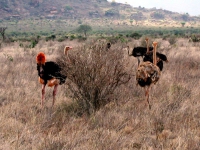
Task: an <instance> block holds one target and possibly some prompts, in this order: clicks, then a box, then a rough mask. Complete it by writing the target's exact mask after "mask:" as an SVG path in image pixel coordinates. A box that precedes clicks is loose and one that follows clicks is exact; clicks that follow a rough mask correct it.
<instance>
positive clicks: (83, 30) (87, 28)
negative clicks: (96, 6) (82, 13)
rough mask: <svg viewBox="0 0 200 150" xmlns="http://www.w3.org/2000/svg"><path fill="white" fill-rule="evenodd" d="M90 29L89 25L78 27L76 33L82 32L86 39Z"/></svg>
mask: <svg viewBox="0 0 200 150" xmlns="http://www.w3.org/2000/svg"><path fill="white" fill-rule="evenodd" d="M91 30H92V27H91V26H89V25H80V26H79V28H78V29H77V32H83V34H84V36H85V37H87V32H89V31H91Z"/></svg>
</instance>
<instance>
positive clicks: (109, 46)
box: [106, 43, 111, 51]
mask: <svg viewBox="0 0 200 150" xmlns="http://www.w3.org/2000/svg"><path fill="white" fill-rule="evenodd" d="M110 48H111V43H107V44H106V50H107V51H108V50H109V49H110Z"/></svg>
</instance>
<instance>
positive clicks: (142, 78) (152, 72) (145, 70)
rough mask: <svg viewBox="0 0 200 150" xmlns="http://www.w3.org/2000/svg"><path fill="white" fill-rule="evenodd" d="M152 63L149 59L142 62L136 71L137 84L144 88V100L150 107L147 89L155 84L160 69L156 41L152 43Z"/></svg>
mask: <svg viewBox="0 0 200 150" xmlns="http://www.w3.org/2000/svg"><path fill="white" fill-rule="evenodd" d="M153 46H154V50H153V63H152V62H150V61H146V62H142V63H141V64H140V65H139V67H138V69H137V71H136V80H137V84H138V85H140V86H141V87H143V88H144V90H145V97H146V101H147V103H148V105H149V109H151V105H150V102H149V89H150V86H151V85H152V84H156V83H157V81H158V80H159V78H160V75H161V73H160V69H159V67H158V66H157V61H156V60H157V58H156V48H157V42H154V43H153Z"/></svg>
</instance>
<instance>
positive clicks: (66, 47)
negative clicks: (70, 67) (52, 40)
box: [64, 46, 72, 62]
mask: <svg viewBox="0 0 200 150" xmlns="http://www.w3.org/2000/svg"><path fill="white" fill-rule="evenodd" d="M70 49H72V47H70V46H65V48H64V55H66V56H67V59H68V61H69V62H70V59H69V56H68V50H70Z"/></svg>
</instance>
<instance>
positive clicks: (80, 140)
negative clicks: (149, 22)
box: [0, 39, 200, 150]
mask: <svg viewBox="0 0 200 150" xmlns="http://www.w3.org/2000/svg"><path fill="white" fill-rule="evenodd" d="M155 40H157V41H159V44H160V47H162V52H163V53H165V54H167V56H168V59H169V63H168V64H164V69H163V71H162V75H161V78H160V81H159V82H158V83H157V84H156V85H155V86H153V87H152V89H151V90H152V94H151V96H150V101H151V103H152V109H151V110H149V109H148V107H147V106H146V105H145V101H144V93H143V89H142V88H140V87H139V86H137V85H136V81H135V76H134V75H135V69H136V65H135V64H136V62H137V60H136V59H135V58H133V57H128V56H127V52H126V51H123V48H122V45H121V43H116V44H115V45H113V49H112V50H111V52H112V53H113V55H116V57H118V58H119V62H120V63H122V65H124V67H123V71H126V72H127V73H128V74H129V75H130V77H131V78H130V80H129V82H127V83H126V84H122V85H121V86H119V87H118V88H116V91H115V92H114V93H113V94H114V96H113V97H110V98H112V99H110V100H109V101H108V103H106V104H105V105H103V106H102V107H100V108H99V109H98V110H96V112H95V113H91V114H90V116H88V115H85V114H84V113H82V114H81V115H79V114H78V115H77V109H81V108H79V107H78V106H77V105H76V103H74V99H73V96H74V95H73V91H71V90H69V87H70V84H72V83H73V80H72V79H73V78H70V74H68V76H69V78H67V82H66V84H65V85H63V86H60V87H59V89H58V94H57V99H56V103H55V104H56V107H55V108H53V109H51V107H50V105H51V102H52V89H51V88H47V91H46V94H47V95H46V100H45V106H46V107H45V108H44V109H40V98H41V85H40V84H39V83H38V77H37V71H36V62H35V56H36V54H37V53H38V52H39V51H44V52H45V53H46V55H47V60H54V61H56V60H57V59H58V58H60V57H61V55H60V53H62V52H63V48H64V46H65V45H71V46H74V51H73V50H71V51H70V52H69V57H71V59H72V63H73V60H74V59H75V58H77V59H78V60H82V61H84V62H86V61H89V58H88V57H89V56H88V55H89V54H90V53H89V52H90V51H88V52H82V51H81V50H83V47H82V46H83V45H84V43H82V44H83V45H82V44H80V43H77V42H73V41H64V42H61V43H57V42H52V41H51V42H44V41H40V42H39V43H38V45H37V46H36V47H35V48H33V49H26V50H25V49H23V48H22V47H19V43H17V42H16V43H11V44H8V45H5V44H2V45H1V49H0V68H1V71H0V79H1V82H0V91H1V92H0V129H1V133H0V149H20V150H24V149H35V150H44V149H47V150H55V149H63V150H70V149H74V150H94V149H95V150H111V149H112V150H113V149H124V150H125V149H127V150H129V149H177V150H182V149H190V150H197V149H199V147H200V142H199V141H200V132H199V131H200V123H199V120H200V111H199V109H200V104H199V97H200V93H199V90H198V89H199V84H200V75H199V74H200V71H199V70H200V65H199V64H200V61H199V58H198V55H199V52H200V51H199V50H200V49H199V46H200V45H199V44H198V43H195V44H193V43H189V42H188V41H186V40H185V39H178V41H177V42H176V44H173V45H172V46H170V44H169V43H167V44H166V41H163V40H161V39H155ZM134 42H138V41H133V42H132V43H128V44H129V45H134ZM139 42H140V41H139ZM85 44H87V43H85ZM61 51H62V52H61ZM79 51H81V52H80V53H78V52H79ZM115 51H116V52H115ZM158 51H159V49H158ZM94 52H96V51H94ZM111 52H110V53H109V52H108V56H109V57H110V58H111V59H112V56H111V55H112V53H111ZM79 54H80V55H79ZM91 54H93V51H92V52H91ZM102 54H103V55H105V53H102ZM117 54H119V55H117ZM122 55H123V57H122ZM81 57H82V58H81ZM90 58H92V60H93V61H95V60H94V58H93V57H91V56H90ZM110 63H111V62H108V64H110ZM113 63H115V62H113ZM127 63H128V64H127ZM86 65H89V64H87V63H86ZM83 67H84V66H83ZM85 67H87V66H85ZM110 69H111V72H112V69H113V68H110ZM83 78H84V76H83Z"/></svg>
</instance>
